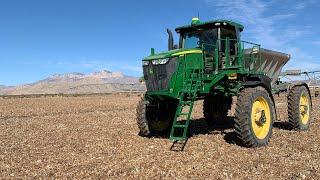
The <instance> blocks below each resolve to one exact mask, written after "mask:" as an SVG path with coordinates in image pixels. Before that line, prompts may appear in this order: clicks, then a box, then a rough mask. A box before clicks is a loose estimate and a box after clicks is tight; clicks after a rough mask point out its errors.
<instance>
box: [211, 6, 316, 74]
mask: <svg viewBox="0 0 320 180" xmlns="http://www.w3.org/2000/svg"><path fill="white" fill-rule="evenodd" d="M206 2H207V4H208V5H209V6H211V7H213V8H214V10H215V12H217V13H218V16H219V17H216V18H226V19H232V20H235V21H239V22H240V23H242V24H244V26H245V30H244V32H243V36H242V39H244V40H246V39H247V40H249V41H254V42H257V43H259V44H261V45H262V47H264V48H268V49H272V50H277V51H281V52H286V53H289V54H291V57H292V60H291V61H289V63H288V65H287V66H286V68H288V67H294V65H297V64H299V63H300V61H303V62H304V63H303V65H304V66H302V67H305V68H307V69H311V68H312V69H314V68H313V67H318V68H320V67H319V66H315V64H316V63H313V60H314V57H312V56H310V55H308V54H306V53H304V52H303V51H302V50H301V48H299V47H297V46H295V45H294V44H295V41H296V40H297V39H298V38H300V37H302V36H304V35H306V34H309V33H310V31H309V30H308V29H310V28H306V27H305V26H304V27H301V26H299V25H296V24H292V25H291V24H289V21H290V20H292V19H294V18H296V17H297V15H296V14H295V13H297V10H295V11H292V12H291V11H286V13H276V14H271V12H274V7H277V6H280V5H281V4H283V5H284V6H286V9H303V8H305V7H306V6H308V5H309V4H311V3H313V1H303V2H301V3H299V2H294V1H290V2H287V3H281V2H275V1H271V2H266V1H262V0H234V1H225V0H206ZM276 3H277V4H276ZM279 4H280V5H279ZM300 67H301V66H300Z"/></svg>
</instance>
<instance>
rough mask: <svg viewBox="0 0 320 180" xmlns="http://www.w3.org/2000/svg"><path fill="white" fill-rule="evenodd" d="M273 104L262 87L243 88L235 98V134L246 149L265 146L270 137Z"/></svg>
mask: <svg viewBox="0 0 320 180" xmlns="http://www.w3.org/2000/svg"><path fill="white" fill-rule="evenodd" d="M274 118H275V108H274V103H273V101H272V99H271V97H270V95H269V93H268V92H267V90H266V89H265V88H263V87H260V86H258V87H255V88H245V89H243V90H242V91H241V92H240V93H239V95H238V98H237V105H236V112H235V132H236V134H237V137H238V139H239V141H240V142H241V143H242V145H244V146H246V147H260V146H266V145H267V144H268V143H269V140H270V138H271V135H272V125H273V121H274Z"/></svg>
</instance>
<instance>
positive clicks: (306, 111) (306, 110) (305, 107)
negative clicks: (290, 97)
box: [300, 93, 310, 124]
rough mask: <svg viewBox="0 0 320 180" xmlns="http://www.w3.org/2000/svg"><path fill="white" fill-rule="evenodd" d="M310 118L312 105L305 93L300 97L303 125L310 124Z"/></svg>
mask: <svg viewBox="0 0 320 180" xmlns="http://www.w3.org/2000/svg"><path fill="white" fill-rule="evenodd" d="M309 116H310V103H309V98H308V96H307V95H306V94H305V93H303V94H302V95H301V97H300V119H301V122H302V124H308V121H309Z"/></svg>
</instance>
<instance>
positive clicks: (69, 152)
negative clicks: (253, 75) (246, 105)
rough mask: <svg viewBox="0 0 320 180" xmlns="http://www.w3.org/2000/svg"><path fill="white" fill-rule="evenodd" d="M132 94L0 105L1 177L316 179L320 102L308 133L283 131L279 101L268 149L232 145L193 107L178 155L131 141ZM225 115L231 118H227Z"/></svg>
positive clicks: (228, 132)
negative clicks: (184, 142) (189, 124)
mask: <svg viewBox="0 0 320 180" xmlns="http://www.w3.org/2000/svg"><path fill="white" fill-rule="evenodd" d="M140 98H141V97H139V96H138V95H137V94H133V95H104V96H90V97H45V98H12V99H0V178H1V179H9V178H11V179H16V178H43V179H48V178H63V179H64V178H72V179H79V178H103V179H120V178H126V179H132V178H142V179H146V178H148V179H159V178H165V179H172V178H177V179H189V178H193V179H198V178H199V179H207V178H210V179H320V145H319V144H320V129H319V126H320V112H319V106H320V98H319V97H318V98H313V99H314V100H313V104H314V107H313V113H312V115H313V123H312V125H311V127H310V130H309V131H306V132H297V131H290V130H289V129H288V125H287V123H286V120H287V113H286V111H287V110H286V98H285V96H281V97H276V100H277V111H278V121H277V122H275V124H274V129H273V136H272V139H271V141H270V144H269V146H267V147H262V148H256V149H249V148H244V147H241V146H239V145H237V142H235V141H234V139H235V137H234V136H235V135H234V132H233V129H232V123H228V124H227V125H225V126H223V127H215V128H212V129H209V128H207V126H206V123H205V121H204V120H203V116H202V102H201V101H199V102H198V103H197V104H196V107H195V111H194V113H193V119H194V121H193V122H192V124H191V128H190V132H191V133H190V134H191V137H190V139H189V141H188V142H187V144H186V146H185V149H184V150H183V151H178V152H177V151H172V150H170V147H171V145H172V142H171V141H169V140H168V139H165V138H156V137H155V138H143V137H140V136H138V128H137V126H136V120H135V107H136V105H137V103H138V101H139V100H140ZM231 115H232V111H231Z"/></svg>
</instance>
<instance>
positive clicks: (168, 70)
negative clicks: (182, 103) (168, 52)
mask: <svg viewBox="0 0 320 180" xmlns="http://www.w3.org/2000/svg"><path fill="white" fill-rule="evenodd" d="M177 67H178V60H177V58H171V59H170V60H169V61H168V62H167V63H166V64H160V65H154V64H152V62H151V61H150V63H149V65H147V66H143V75H144V79H145V81H146V86H147V90H148V91H160V90H168V85H169V81H170V79H171V77H172V75H173V73H174V72H175V71H176V70H177Z"/></svg>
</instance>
